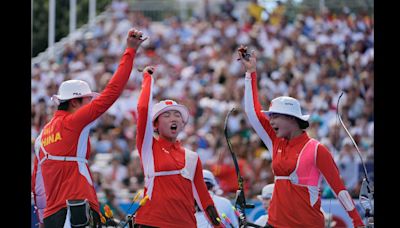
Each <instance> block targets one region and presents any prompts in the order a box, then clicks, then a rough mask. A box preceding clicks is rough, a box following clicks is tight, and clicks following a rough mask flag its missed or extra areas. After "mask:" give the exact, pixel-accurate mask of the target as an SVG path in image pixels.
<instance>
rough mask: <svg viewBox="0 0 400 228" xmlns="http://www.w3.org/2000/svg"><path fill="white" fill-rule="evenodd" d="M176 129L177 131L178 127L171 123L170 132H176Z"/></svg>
mask: <svg viewBox="0 0 400 228" xmlns="http://www.w3.org/2000/svg"><path fill="white" fill-rule="evenodd" d="M177 129H178V125H177V124H175V123H173V124H172V125H171V130H172V131H176V130H177Z"/></svg>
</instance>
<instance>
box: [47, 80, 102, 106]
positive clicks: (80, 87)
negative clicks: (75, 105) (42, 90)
mask: <svg viewBox="0 0 400 228" xmlns="http://www.w3.org/2000/svg"><path fill="white" fill-rule="evenodd" d="M98 95H99V94H98V93H96V92H92V90H91V89H90V87H89V84H88V83H87V82H85V81H82V80H68V81H64V82H63V83H61V85H60V88H58V94H57V95H53V97H52V100H53V101H54V102H56V103H57V104H59V103H60V102H61V101H66V100H70V99H73V98H79V97H97V96H98Z"/></svg>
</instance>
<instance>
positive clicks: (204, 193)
mask: <svg viewBox="0 0 400 228" xmlns="http://www.w3.org/2000/svg"><path fill="white" fill-rule="evenodd" d="M193 183H194V186H195V188H196V191H197V194H198V195H199V198H200V201H201V206H202V207H203V208H204V210H205V209H206V208H207V207H209V206H210V205H213V206H214V207H215V205H214V201H213V200H212V198H211V196H210V193H209V192H208V190H207V186H206V183H205V182H204V177H203V168H202V165H201V161H200V159H199V158H198V159H197V165H196V172H195V174H194V179H193ZM215 208H216V207H215ZM203 213H204V214H205V215H206V216H207V218H208V219H207V220H208V221H211V218H210V217H209V215H208V213H207V212H205V211H204V212H203ZM218 217H220V215H218ZM214 227H222V226H221V225H220V226H214Z"/></svg>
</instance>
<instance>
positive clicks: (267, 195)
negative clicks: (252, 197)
mask: <svg viewBox="0 0 400 228" xmlns="http://www.w3.org/2000/svg"><path fill="white" fill-rule="evenodd" d="M274 186H275V184H267V185H265V186H264V187H263V189H262V190H261V195H257V198H258V199H259V200H263V199H271V197H272V192H273V191H274Z"/></svg>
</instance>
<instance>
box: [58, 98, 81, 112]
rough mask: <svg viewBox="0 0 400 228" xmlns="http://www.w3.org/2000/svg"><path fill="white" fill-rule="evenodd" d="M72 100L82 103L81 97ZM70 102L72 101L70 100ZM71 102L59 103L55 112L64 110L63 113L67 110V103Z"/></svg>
mask: <svg viewBox="0 0 400 228" xmlns="http://www.w3.org/2000/svg"><path fill="white" fill-rule="evenodd" d="M74 99H76V100H78V101H79V102H81V103H82V100H83V97H78V98H74ZM71 100H72V99H71ZM71 100H66V101H63V102H60V104H59V105H58V107H57V110H64V111H67V110H68V108H69V102H70V101H71Z"/></svg>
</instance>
